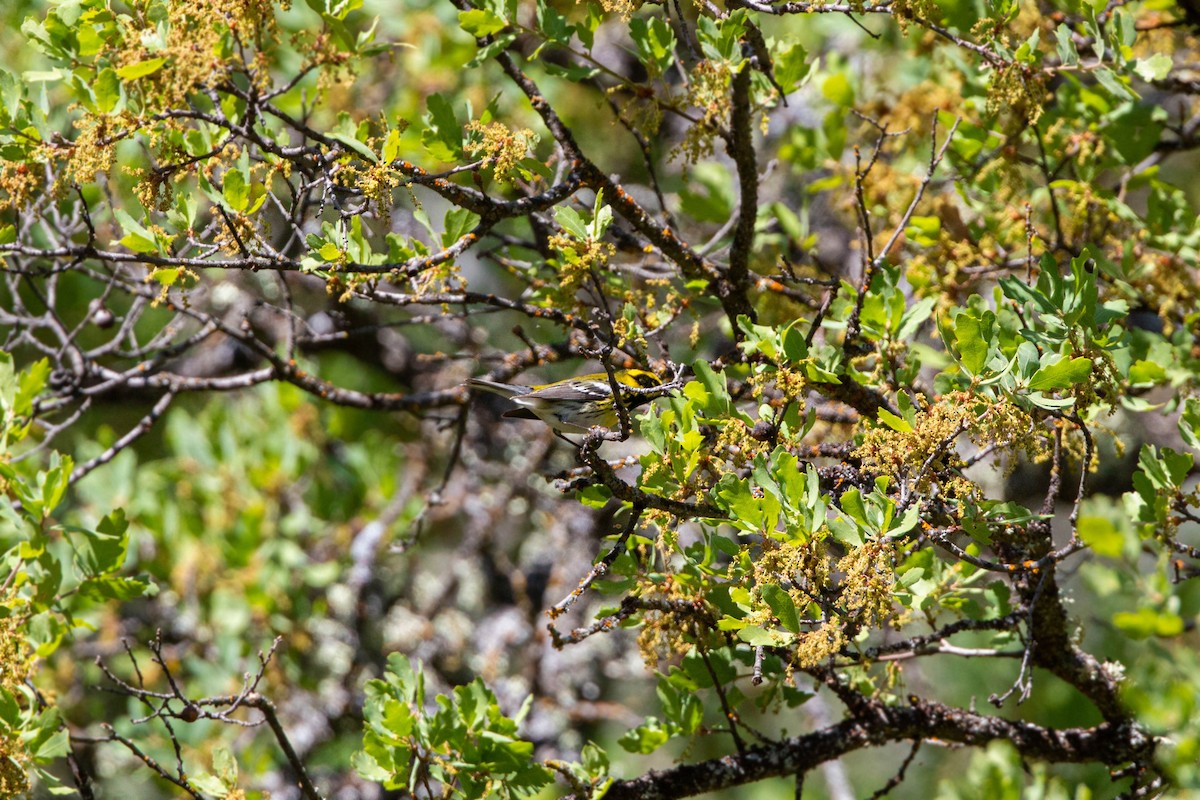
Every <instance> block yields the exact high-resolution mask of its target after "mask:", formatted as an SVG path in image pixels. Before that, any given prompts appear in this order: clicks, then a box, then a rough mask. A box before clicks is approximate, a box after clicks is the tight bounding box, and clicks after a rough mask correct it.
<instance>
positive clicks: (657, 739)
mask: <svg viewBox="0 0 1200 800" xmlns="http://www.w3.org/2000/svg"><path fill="white" fill-rule="evenodd" d="M670 738H671V733H670V731H668V730H667V729H666V728H664V727H662V725H661V724H660V723H659V721H658V719H657V718H655V717H650V718H649V719H647V720H646V722H645V724H644V725H639V726H638V727H636V728H634V729H633V730H631V731H627V732H626V733H625V734H624V735H623V736H622V737H621V738H620V739H618V740H617V744H619V745H621V747H623V748H625V750H627V751H629V752H630V753H641V754H642V755H647V754H649V753H653V752H654V751H655V750H657V749H658V748H660V747H662V746H663V745H664V744H666V743H667V742H668V741H669V740H670Z"/></svg>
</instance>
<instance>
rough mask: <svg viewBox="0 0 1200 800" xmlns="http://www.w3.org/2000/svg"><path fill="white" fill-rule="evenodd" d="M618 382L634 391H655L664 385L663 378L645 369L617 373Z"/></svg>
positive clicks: (625, 370)
mask: <svg viewBox="0 0 1200 800" xmlns="http://www.w3.org/2000/svg"><path fill="white" fill-rule="evenodd" d="M616 377H617V382H618V383H621V384H624V385H625V386H629V387H631V388H634V389H654V388H656V387H658V386H662V385H663V381H662V378H660V377H658V376H657V375H655V374H654V373H653V372H647V371H646V370H644V369H624V370H621V371H620V372H618V373H616Z"/></svg>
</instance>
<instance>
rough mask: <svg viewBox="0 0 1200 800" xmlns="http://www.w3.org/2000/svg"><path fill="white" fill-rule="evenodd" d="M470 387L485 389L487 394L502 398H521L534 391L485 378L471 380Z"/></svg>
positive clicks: (468, 382) (526, 387)
mask: <svg viewBox="0 0 1200 800" xmlns="http://www.w3.org/2000/svg"><path fill="white" fill-rule="evenodd" d="M467 385H468V386H473V387H475V388H477V389H483V390H484V391H485V392H491V393H492V394H498V395H500V396H501V397H519V396H520V395H523V394H529V393H530V392H531V391H533V389H532V387H529V386H517V385H516V384H513V383H500V382H499V381H489V380H486V379H484V378H471V380H469V381H467Z"/></svg>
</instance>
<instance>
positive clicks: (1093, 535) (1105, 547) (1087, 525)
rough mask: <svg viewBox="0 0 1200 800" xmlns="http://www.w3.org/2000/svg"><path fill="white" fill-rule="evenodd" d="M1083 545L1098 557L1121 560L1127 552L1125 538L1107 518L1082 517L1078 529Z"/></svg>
mask: <svg viewBox="0 0 1200 800" xmlns="http://www.w3.org/2000/svg"><path fill="white" fill-rule="evenodd" d="M1076 530H1077V531H1078V533H1079V538H1080V539H1082V540H1083V543H1084V544H1086V545H1087V546H1088V547H1090V548H1092V551H1093V552H1094V553H1095V554H1096V555H1098V556H1105V557H1107V558H1120V557H1121V555H1122V554H1123V553H1124V550H1125V537H1124V536H1123V535H1122V534H1121V531H1120V530H1118V529H1117V526H1116V525H1114V524H1113V521H1112V520H1111V519H1109V518H1107V517H1097V516H1087V515H1084V516H1081V517H1080V518H1079V524H1078V526H1077V528H1076Z"/></svg>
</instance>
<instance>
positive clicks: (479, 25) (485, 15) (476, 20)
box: [458, 8, 508, 39]
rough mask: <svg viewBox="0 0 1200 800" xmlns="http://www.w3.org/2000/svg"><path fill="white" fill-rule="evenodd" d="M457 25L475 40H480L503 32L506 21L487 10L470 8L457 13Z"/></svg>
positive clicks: (506, 24)
mask: <svg viewBox="0 0 1200 800" xmlns="http://www.w3.org/2000/svg"><path fill="white" fill-rule="evenodd" d="M458 24H459V26H461V27H462V29H463V30H464V31H466V32H467V33H469V34H471V35H472V36H474V37H475V38H476V39H482V38H484V37H485V36H491V35H492V34H494V33H499V32H500V31H502V30H504V29H505V28H506V27H508V20H506V19H504V18H503V17H500V16H498V15H497V14H495V13H493V12H492V11H489V10H487V9H483V8H472V9H470V10H468V11H460V12H458Z"/></svg>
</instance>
